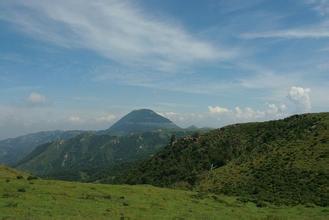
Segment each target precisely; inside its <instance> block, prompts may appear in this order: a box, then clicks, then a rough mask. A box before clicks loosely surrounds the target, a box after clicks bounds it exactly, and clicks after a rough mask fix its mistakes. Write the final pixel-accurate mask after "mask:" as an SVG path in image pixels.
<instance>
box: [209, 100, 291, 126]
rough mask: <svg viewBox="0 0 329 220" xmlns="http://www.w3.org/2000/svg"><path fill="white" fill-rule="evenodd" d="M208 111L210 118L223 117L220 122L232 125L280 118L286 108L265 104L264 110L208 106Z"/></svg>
mask: <svg viewBox="0 0 329 220" xmlns="http://www.w3.org/2000/svg"><path fill="white" fill-rule="evenodd" d="M208 111H209V113H210V114H211V115H212V116H216V115H221V116H223V117H222V120H225V121H227V122H229V123H234V122H247V121H259V120H268V119H275V118H280V117H283V116H284V115H286V112H285V111H286V106H285V105H284V104H281V105H280V106H277V105H275V104H267V106H266V108H265V109H264V110H255V109H253V108H250V107H245V108H241V107H239V106H237V107H235V108H234V109H229V108H224V107H219V106H215V107H212V106H209V107H208Z"/></svg>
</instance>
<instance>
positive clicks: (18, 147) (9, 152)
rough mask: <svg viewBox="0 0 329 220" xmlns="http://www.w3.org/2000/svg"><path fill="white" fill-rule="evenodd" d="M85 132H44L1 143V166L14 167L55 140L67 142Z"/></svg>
mask: <svg viewBox="0 0 329 220" xmlns="http://www.w3.org/2000/svg"><path fill="white" fill-rule="evenodd" d="M81 133H83V131H43V132H38V133H34V134H28V135H24V136H20V137H17V138H9V139H6V140H2V141H0V164H7V165H14V164H16V163H17V162H18V161H19V160H21V159H23V158H24V157H25V156H27V155H28V154H29V153H31V152H32V151H33V150H34V149H35V148H36V147H37V146H39V145H41V144H45V143H48V142H52V141H55V140H67V139H70V138H72V137H74V136H77V135H79V134H81Z"/></svg>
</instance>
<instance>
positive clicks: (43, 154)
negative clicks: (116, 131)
mask: <svg viewBox="0 0 329 220" xmlns="http://www.w3.org/2000/svg"><path fill="white" fill-rule="evenodd" d="M173 134H175V135H177V136H178V137H181V136H184V135H188V134H190V133H186V132H184V131H181V132H175V133H172V132H164V131H163V132H160V131H157V132H146V133H141V134H131V135H126V136H112V135H96V134H94V133H84V134H81V135H79V136H76V137H74V138H72V139H69V140H66V141H64V140H58V141H54V142H51V143H47V144H44V145H41V146H39V147H37V148H36V149H35V150H34V151H32V153H30V154H29V155H28V156H27V157H25V158H24V159H23V160H21V161H20V162H19V163H18V165H17V168H19V169H22V170H25V171H29V172H32V173H33V174H36V175H38V176H44V177H51V178H57V179H65V180H82V181H91V180H94V179H100V178H102V177H104V175H105V174H103V173H107V177H109V176H111V175H112V176H113V175H114V174H113V173H111V172H110V173H109V171H113V168H116V170H120V169H123V168H124V167H125V166H127V164H129V163H131V162H134V161H137V160H142V159H147V158H149V157H150V156H152V155H153V154H154V153H156V152H157V151H158V150H159V149H161V148H162V147H164V146H166V145H167V144H168V143H169V140H170V139H171V137H172V135H173Z"/></svg>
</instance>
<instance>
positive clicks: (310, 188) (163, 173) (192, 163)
mask: <svg viewBox="0 0 329 220" xmlns="http://www.w3.org/2000/svg"><path fill="white" fill-rule="evenodd" d="M328 164H329V113H319V114H305V115H296V116H292V117H290V118H287V119H284V120H278V121H270V122H263V123H247V124H237V125H232V126H228V127H225V128H222V129H218V130H214V131H211V132H208V133H206V134H203V135H200V136H198V135H194V136H192V137H185V138H182V139H180V140H178V141H177V142H175V143H173V144H171V145H169V146H167V147H166V148H164V149H163V150H162V151H161V152H159V153H158V154H156V155H155V156H154V157H152V158H151V159H149V160H147V161H144V162H142V163H141V164H140V165H139V166H138V167H137V168H136V169H134V170H131V171H129V172H128V173H125V174H124V175H123V176H122V182H126V183H129V184H152V185H155V186H170V187H175V186H176V187H185V188H197V189H199V190H201V191H207V192H214V193H218V194H220V193H224V194H227V195H236V196H240V197H241V199H242V200H248V201H257V202H259V203H262V202H270V203H275V204H280V205H282V204H286V205H296V204H299V203H302V204H308V203H312V204H317V205H321V206H328V205H329V166H328Z"/></svg>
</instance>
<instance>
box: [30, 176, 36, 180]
mask: <svg viewBox="0 0 329 220" xmlns="http://www.w3.org/2000/svg"><path fill="white" fill-rule="evenodd" d="M36 179H38V177H37V176H28V177H27V180H36Z"/></svg>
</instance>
